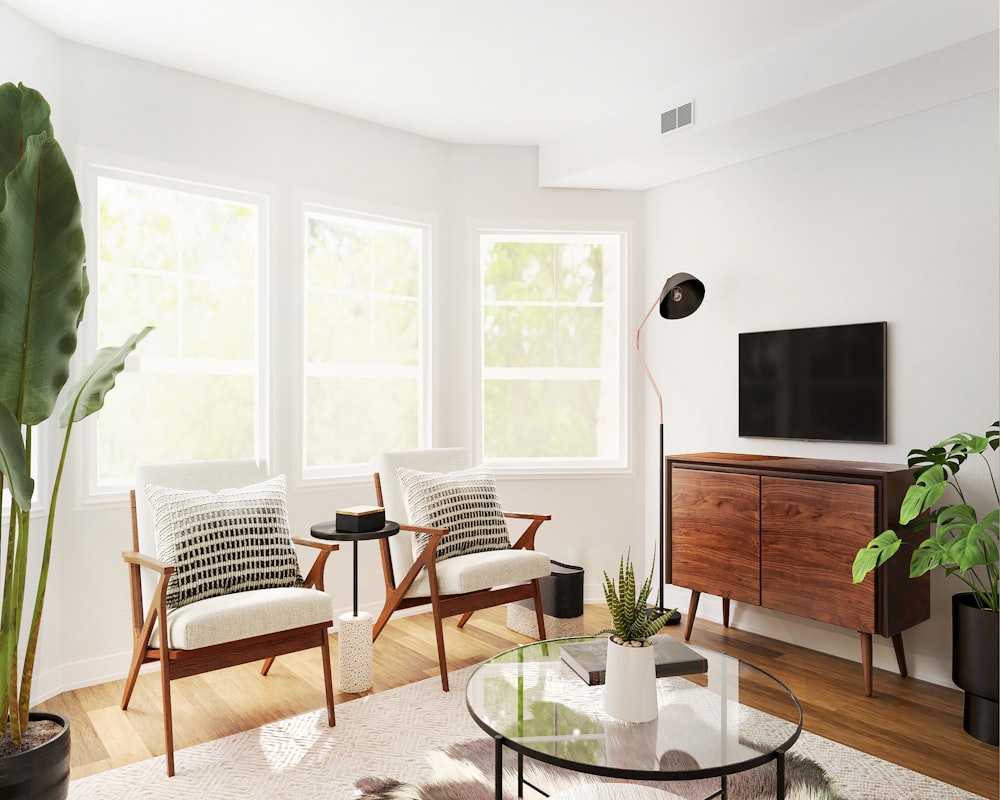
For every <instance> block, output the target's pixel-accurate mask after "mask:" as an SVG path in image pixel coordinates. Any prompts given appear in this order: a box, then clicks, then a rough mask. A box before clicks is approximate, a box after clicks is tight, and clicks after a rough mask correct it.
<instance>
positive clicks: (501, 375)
mask: <svg viewBox="0 0 1000 800" xmlns="http://www.w3.org/2000/svg"><path fill="white" fill-rule="evenodd" d="M625 248H626V235H625V234H624V233H587V232H573V233H559V232H513V231H511V232H508V231H480V233H479V255H480V270H481V272H480V274H481V289H482V296H481V300H482V305H481V309H482V317H481V319H482V350H481V357H482V446H483V454H484V457H485V459H486V460H487V461H490V462H493V463H500V462H528V463H531V462H536V463H537V462H540V461H548V462H551V461H561V462H564V463H566V464H568V465H571V466H592V467H615V466H623V465H624V464H625V463H626V457H627V450H626V441H627V437H626V435H625V413H624V410H623V409H624V404H625V397H626V392H625V389H624V387H625V384H626V381H625V378H624V369H623V364H624V361H623V356H622V352H623V347H624V345H625V336H624V327H623V326H624V312H623V298H624V296H625V293H624V290H623V284H624V276H625V270H624V267H623V264H624V258H625Z"/></svg>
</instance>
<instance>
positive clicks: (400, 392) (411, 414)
mask: <svg viewBox="0 0 1000 800" xmlns="http://www.w3.org/2000/svg"><path fill="white" fill-rule="evenodd" d="M305 220H306V225H305V231H306V236H307V242H306V247H305V252H306V265H305V274H306V287H305V290H306V297H305V308H306V321H305V341H306V346H305V356H306V359H305V361H306V363H305V376H306V398H305V407H304V412H303V413H304V418H305V432H306V433H305V439H304V442H303V467H304V468H305V469H314V470H318V471H322V470H332V471H338V470H342V469H344V468H345V467H352V466H354V465H362V464H364V465H367V464H370V463H372V462H373V461H374V460H375V459H376V458H377V456H378V454H379V453H381V452H383V451H385V450H395V449H408V448H415V447H418V446H420V442H421V441H422V431H423V429H424V419H425V416H426V411H425V409H424V408H423V404H422V403H421V402H420V401H421V397H422V388H421V387H422V386H423V366H422V365H423V358H422V354H421V348H422V346H423V332H422V329H421V328H422V317H423V307H422V300H421V298H420V287H421V282H422V274H423V270H424V261H425V252H426V250H427V246H428V243H427V230H426V228H425V226H423V225H419V224H416V223H406V222H400V221H389V220H385V219H379V218H370V217H365V216H362V215H357V216H354V215H352V214H349V213H345V212H339V213H336V214H334V213H329V214H328V213H323V212H321V211H307V212H306V214H305Z"/></svg>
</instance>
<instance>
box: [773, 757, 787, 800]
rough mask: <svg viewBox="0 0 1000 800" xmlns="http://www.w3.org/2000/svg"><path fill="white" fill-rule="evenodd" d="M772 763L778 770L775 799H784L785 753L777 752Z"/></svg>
mask: <svg viewBox="0 0 1000 800" xmlns="http://www.w3.org/2000/svg"><path fill="white" fill-rule="evenodd" d="M774 763H775V767H776V769H777V772H778V775H777V785H776V786H775V789H776V792H777V800H785V754H784V753H778V757H777V759H775V762H774Z"/></svg>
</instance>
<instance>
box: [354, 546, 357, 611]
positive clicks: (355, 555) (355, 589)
mask: <svg viewBox="0 0 1000 800" xmlns="http://www.w3.org/2000/svg"><path fill="white" fill-rule="evenodd" d="M354 616H355V617H356V616H358V540H357V539H355V540H354Z"/></svg>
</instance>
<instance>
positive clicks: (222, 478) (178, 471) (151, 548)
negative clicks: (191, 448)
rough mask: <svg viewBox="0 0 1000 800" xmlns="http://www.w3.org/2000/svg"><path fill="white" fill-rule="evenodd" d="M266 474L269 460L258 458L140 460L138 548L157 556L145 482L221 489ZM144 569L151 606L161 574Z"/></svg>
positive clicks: (145, 593) (146, 600)
mask: <svg viewBox="0 0 1000 800" xmlns="http://www.w3.org/2000/svg"><path fill="white" fill-rule="evenodd" d="M265 478H267V462H266V461H255V460H254V459H252V458H240V459H225V460H218V461H178V462H171V463H160V464H140V465H139V467H138V468H137V469H136V473H135V513H136V529H137V530H138V532H139V552H140V553H144V554H145V555H148V556H152V557H153V558H156V530H155V528H154V525H153V512H152V509H151V508H150V506H149V501H148V500H147V499H146V484H148V483H152V484H155V485H157V486H169V487H171V488H173V489H205V490H207V491H210V492H217V491H219V489H232V488H235V487H237V486H247V485H249V484H251V483H259V482H260V481H262V480H264V479H265ZM141 572H142V599H143V601H144V603H145V604H146V605H147V606H148V604H149V602H150V601H151V600H152V598H153V593H154V592H155V591H156V583H157V578H158V576H157V575H156V574H155V573H153V572H152V571H151V570H148V569H144V570H141Z"/></svg>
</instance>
